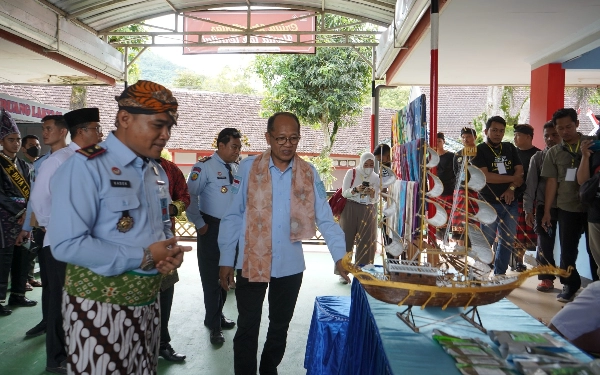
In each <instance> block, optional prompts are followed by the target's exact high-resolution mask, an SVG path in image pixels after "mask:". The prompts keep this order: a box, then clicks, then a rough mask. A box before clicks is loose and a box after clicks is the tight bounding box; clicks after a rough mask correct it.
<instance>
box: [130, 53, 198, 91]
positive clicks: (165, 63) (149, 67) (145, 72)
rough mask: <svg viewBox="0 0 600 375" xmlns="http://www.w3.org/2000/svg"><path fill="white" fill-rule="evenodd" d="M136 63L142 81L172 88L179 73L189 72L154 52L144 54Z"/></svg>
mask: <svg viewBox="0 0 600 375" xmlns="http://www.w3.org/2000/svg"><path fill="white" fill-rule="evenodd" d="M136 63H137V64H138V67H139V69H140V79H145V80H148V81H153V82H156V83H160V84H161V85H164V86H172V84H173V80H174V79H175V77H176V76H177V72H178V71H184V70H187V69H186V68H185V67H183V66H181V65H177V64H175V63H173V62H171V61H169V60H167V59H165V58H162V57H160V56H159V55H157V54H155V53H153V52H152V51H146V52H144V53H142V55H141V56H140V57H139V58H138V59H137V61H136Z"/></svg>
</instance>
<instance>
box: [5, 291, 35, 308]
mask: <svg viewBox="0 0 600 375" xmlns="http://www.w3.org/2000/svg"><path fill="white" fill-rule="evenodd" d="M8 304H9V305H10V306H22V307H32V306H35V305H37V301H33V300H30V299H29V298H27V297H25V296H17V295H14V294H11V295H10V297H9V298H8Z"/></svg>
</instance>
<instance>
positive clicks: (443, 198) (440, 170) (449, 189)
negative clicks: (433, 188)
mask: <svg viewBox="0 0 600 375" xmlns="http://www.w3.org/2000/svg"><path fill="white" fill-rule="evenodd" d="M445 143H446V137H445V136H444V133H441V132H440V133H437V143H436V151H437V153H438V155H439V156H440V162H439V164H438V165H437V172H436V175H437V176H438V177H439V178H440V180H441V181H442V184H443V185H444V191H443V192H442V195H440V196H439V197H438V198H437V200H438V202H439V203H440V204H441V205H442V207H444V209H445V210H446V213H447V214H448V217H450V211H451V210H452V195H453V193H454V185H456V175H455V174H454V153H453V152H450V151H446V150H445V149H444V145H445ZM445 228H446V227H443V228H438V230H437V232H436V236H437V237H438V238H440V239H441V238H443V237H444V232H445Z"/></svg>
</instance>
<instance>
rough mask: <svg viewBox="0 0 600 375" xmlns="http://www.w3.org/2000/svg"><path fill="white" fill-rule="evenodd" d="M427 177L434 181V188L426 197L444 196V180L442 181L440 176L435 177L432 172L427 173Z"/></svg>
mask: <svg viewBox="0 0 600 375" xmlns="http://www.w3.org/2000/svg"><path fill="white" fill-rule="evenodd" d="M427 176H428V177H429V178H431V180H432V181H433V186H432V187H431V189H429V191H428V192H427V193H426V194H425V195H427V196H428V197H430V198H437V197H439V196H440V195H442V193H443V192H444V184H443V183H442V180H440V178H439V177H438V176H436V175H434V174H433V173H431V172H430V171H428V172H427Z"/></svg>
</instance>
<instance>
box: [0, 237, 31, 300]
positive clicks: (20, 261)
mask: <svg viewBox="0 0 600 375" xmlns="http://www.w3.org/2000/svg"><path fill="white" fill-rule="evenodd" d="M28 254H29V250H27V249H26V248H24V247H22V246H14V245H13V246H7V247H4V248H1V249H0V300H4V299H6V295H7V292H8V275H9V274H10V292H11V293H14V294H20V295H25V283H26V282H27V257H28Z"/></svg>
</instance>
